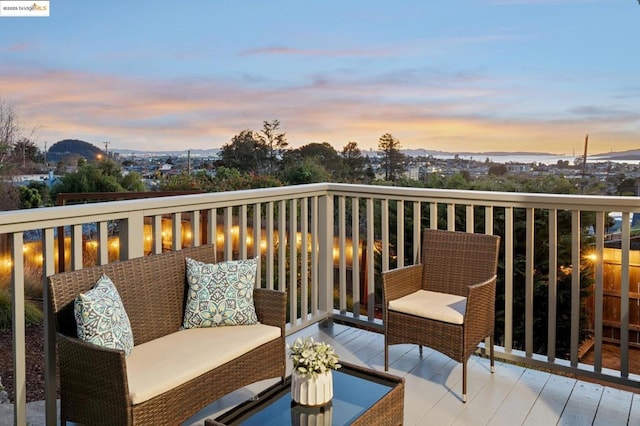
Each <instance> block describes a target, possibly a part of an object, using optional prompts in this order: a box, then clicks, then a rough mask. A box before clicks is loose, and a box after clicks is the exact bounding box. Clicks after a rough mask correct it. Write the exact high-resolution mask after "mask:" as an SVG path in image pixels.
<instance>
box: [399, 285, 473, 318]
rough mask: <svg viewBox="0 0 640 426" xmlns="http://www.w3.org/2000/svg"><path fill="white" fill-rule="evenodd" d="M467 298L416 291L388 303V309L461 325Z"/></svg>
mask: <svg viewBox="0 0 640 426" xmlns="http://www.w3.org/2000/svg"><path fill="white" fill-rule="evenodd" d="M466 308H467V298H466V297H463V296H457V295H455V294H447V293H438V292H435V291H427V290H418V291H416V292H415V293H411V294H408V295H406V296H404V297H401V298H399V299H396V300H392V301H390V302H389V309H390V310H392V311H396V312H402V313H405V314H410V315H416V316H419V317H423V318H429V319H433V320H437V321H443V322H448V323H450V324H463V323H464V311H465V309H466Z"/></svg>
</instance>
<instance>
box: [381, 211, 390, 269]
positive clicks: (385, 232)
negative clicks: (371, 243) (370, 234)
mask: <svg viewBox="0 0 640 426" xmlns="http://www.w3.org/2000/svg"><path fill="white" fill-rule="evenodd" d="M380 217H381V218H380V230H381V232H382V235H381V242H380V243H381V244H382V247H381V252H382V272H385V271H388V270H389V200H388V199H387V198H383V199H382V200H380Z"/></svg>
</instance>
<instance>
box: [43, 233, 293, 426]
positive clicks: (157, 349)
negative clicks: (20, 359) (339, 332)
mask: <svg viewBox="0 0 640 426" xmlns="http://www.w3.org/2000/svg"><path fill="white" fill-rule="evenodd" d="M186 257H190V258H193V259H197V260H199V261H201V262H205V263H214V262H215V253H214V249H213V248H212V247H211V246H200V247H193V248H187V249H183V250H179V251H174V252H167V253H163V254H157V255H150V256H145V257H140V258H134V259H130V260H127V261H119V262H113V263H110V264H107V265H104V266H95V267H90V268H86V269H81V270H78V271H73V272H64V273H59V274H54V275H52V276H50V277H48V293H49V300H50V311H51V313H52V316H53V321H54V324H55V329H56V332H57V335H56V342H57V354H58V363H59V373H60V399H61V404H60V407H61V408H60V411H61V412H60V420H61V424H65V423H66V422H67V421H73V422H77V423H81V424H92V425H93V424H109V425H116V424H127V425H130V424H136V425H141V424H152V423H153V424H179V423H180V422H183V421H184V420H186V419H188V418H189V417H190V416H192V415H194V414H195V413H197V412H198V411H200V410H201V409H203V408H204V407H206V406H207V405H208V404H210V403H211V402H212V401H214V400H216V399H218V398H220V397H222V396H223V395H225V394H227V393H229V392H231V391H234V390H236V389H239V388H241V387H243V386H246V385H248V384H251V383H254V382H257V381H260V380H264V379H269V378H274V377H280V378H282V379H284V376H285V363H286V356H285V340H284V338H285V321H286V319H285V315H286V295H285V293H283V292H279V291H274V290H267V289H259V288H256V289H255V290H254V293H253V297H254V303H255V310H256V314H257V317H258V321H259V324H255V325H242V326H229V327H213V328H201V329H187V330H181V325H182V322H183V314H184V309H185V300H186V294H187V291H186V290H187V285H186V278H185V274H186V271H185V268H186V266H185V258H186ZM102 274H105V275H107V276H108V277H109V278H111V279H112V280H113V283H114V284H115V285H116V287H117V290H118V293H119V295H120V297H121V299H122V304H123V305H124V308H125V310H126V313H127V315H128V316H129V320H130V322H131V331H132V333H133V336H134V348H133V351H132V352H131V354H130V355H128V356H125V353H124V352H123V351H121V350H115V349H106V348H102V347H99V346H96V345H93V344H90V343H86V342H83V341H82V340H80V339H78V338H77V333H76V322H75V318H74V314H73V305H74V300H75V298H76V296H77V295H78V294H79V293H83V292H86V291H87V290H89V289H91V288H92V286H93V285H94V284H95V282H96V280H97V279H98V278H100V277H101V276H102Z"/></svg>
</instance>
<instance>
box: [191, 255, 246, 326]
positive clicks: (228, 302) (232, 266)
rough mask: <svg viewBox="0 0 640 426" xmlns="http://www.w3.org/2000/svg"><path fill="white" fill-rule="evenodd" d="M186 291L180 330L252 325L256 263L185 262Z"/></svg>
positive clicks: (193, 260)
mask: <svg viewBox="0 0 640 426" xmlns="http://www.w3.org/2000/svg"><path fill="white" fill-rule="evenodd" d="M186 264H187V282H188V284H189V291H188V295H187V305H186V307H185V312H184V321H183V326H184V328H204V327H219V326H224V325H248V324H256V323H257V322H258V317H257V316H256V310H255V307H254V305H253V288H254V286H255V282H256V267H257V261H256V259H248V260H230V261H226V262H220V263H202V262H199V261H197V260H195V259H191V258H186Z"/></svg>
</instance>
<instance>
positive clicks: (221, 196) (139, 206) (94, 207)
mask: <svg viewBox="0 0 640 426" xmlns="http://www.w3.org/2000/svg"><path fill="white" fill-rule="evenodd" d="M326 193H327V186H326V184H311V185H298V186H286V187H276V188H263V189H250V190H241V191H228V192H215V193H203V194H190V195H178V196H172V197H157V198H145V199H135V200H122V201H111V202H106V203H90V204H75V205H69V206H57V207H46V208H41V209H30V210H14V211H6V212H0V234H3V233H10V232H20V231H26V230H31V229H39V228H48V227H56V226H64V225H70V224H74V223H86V222H92V221H104V220H115V219H121V218H125V217H127V215H128V214H129V212H134V211H139V212H142V213H143V215H147V216H150V215H155V214H163V213H175V212H185V211H193V210H201V209H207V208H217V207H229V206H235V205H242V204H254V203H264V202H269V201H277V200H282V199H292V198H302V197H313V196H319V195H324V194H326Z"/></svg>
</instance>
